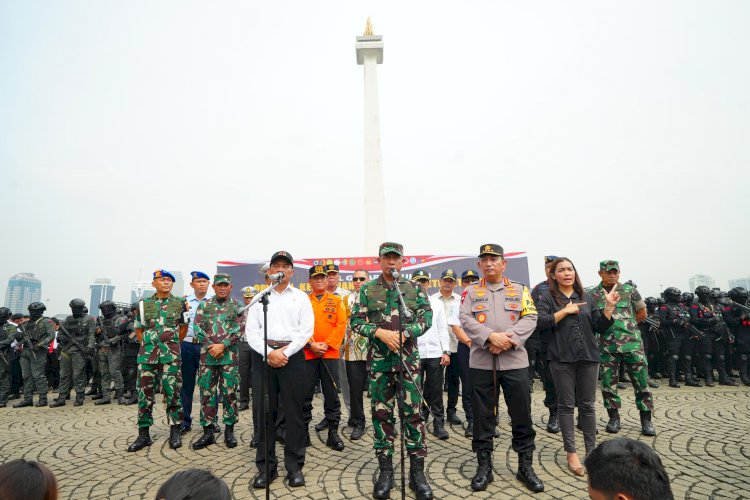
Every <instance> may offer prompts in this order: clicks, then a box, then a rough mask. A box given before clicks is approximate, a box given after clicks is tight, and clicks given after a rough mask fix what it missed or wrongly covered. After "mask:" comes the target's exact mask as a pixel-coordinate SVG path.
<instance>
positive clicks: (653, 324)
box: [643, 316, 661, 332]
mask: <svg viewBox="0 0 750 500" xmlns="http://www.w3.org/2000/svg"><path fill="white" fill-rule="evenodd" d="M643 322H644V323H646V324H647V325H648V326H650V327H651V328H653V329H655V330H656V331H657V332H658V331H659V330H660V329H661V327H660V325H659V320H658V319H654V318H651V317H650V316H646V318H645V319H644V320H643Z"/></svg>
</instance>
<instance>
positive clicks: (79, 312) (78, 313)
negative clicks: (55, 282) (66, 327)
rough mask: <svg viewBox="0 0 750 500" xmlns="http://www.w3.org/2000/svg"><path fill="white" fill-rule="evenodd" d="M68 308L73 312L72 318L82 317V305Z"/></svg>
mask: <svg viewBox="0 0 750 500" xmlns="http://www.w3.org/2000/svg"><path fill="white" fill-rule="evenodd" d="M70 310H71V311H72V312H73V317H74V318H82V317H83V307H71V308H70Z"/></svg>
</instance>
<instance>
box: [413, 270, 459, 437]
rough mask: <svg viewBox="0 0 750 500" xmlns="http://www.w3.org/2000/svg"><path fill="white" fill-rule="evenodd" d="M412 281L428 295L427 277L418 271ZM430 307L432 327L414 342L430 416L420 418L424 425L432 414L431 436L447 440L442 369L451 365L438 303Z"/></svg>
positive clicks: (441, 310) (434, 299)
mask: <svg viewBox="0 0 750 500" xmlns="http://www.w3.org/2000/svg"><path fill="white" fill-rule="evenodd" d="M412 280H414V281H416V282H417V283H419V285H420V286H421V287H422V288H423V289H424V292H425V294H427V289H428V288H429V286H430V276H429V275H428V274H427V273H426V272H424V271H417V272H415V273H414V274H413V275H412ZM430 306H431V307H432V326H431V327H430V329H429V330H427V331H426V332H424V334H423V335H420V336H419V338H417V348H418V349H419V357H420V359H421V372H422V380H423V381H424V403H425V405H426V406H427V407H428V408H429V413H428V414H425V413H424V410H423V416H424V419H425V422H426V421H427V419H428V418H429V415H430V414H432V417H433V421H432V435H434V436H435V437H436V438H438V439H448V432H447V431H446V430H445V412H444V409H443V367H444V366H448V365H449V364H450V362H451V352H450V340H449V338H448V322H447V321H446V319H445V310H444V309H443V305H442V303H440V299H438V298H436V297H435V296H432V297H430Z"/></svg>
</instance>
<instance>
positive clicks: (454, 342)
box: [432, 291, 461, 352]
mask: <svg viewBox="0 0 750 500" xmlns="http://www.w3.org/2000/svg"><path fill="white" fill-rule="evenodd" d="M432 297H435V298H437V299H438V300H439V301H440V304H441V305H442V306H443V310H444V311H445V318H446V321H447V322H448V326H450V325H452V324H453V323H451V317H453V316H455V318H456V322H457V323H458V324H459V326H460V324H461V323H460V321H458V304H460V303H461V296H460V295H459V294H457V293H455V292H454V293H451V295H450V297H447V298H446V297H443V295H442V294H441V293H440V291H438V292H437V293H435V294H433V295H432ZM448 337H449V338H450V345H451V347H450V351H451V352H458V339H457V338H456V335H455V334H454V333H453V329H452V328H448Z"/></svg>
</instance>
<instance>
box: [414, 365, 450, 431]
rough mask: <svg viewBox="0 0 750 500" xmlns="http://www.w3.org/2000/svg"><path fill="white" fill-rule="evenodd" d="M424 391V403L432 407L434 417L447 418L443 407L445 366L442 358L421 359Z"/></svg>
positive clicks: (431, 411)
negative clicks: (441, 362) (441, 361)
mask: <svg viewBox="0 0 750 500" xmlns="http://www.w3.org/2000/svg"><path fill="white" fill-rule="evenodd" d="M420 371H421V373H422V382H423V385H422V392H423V393H424V399H425V401H424V404H425V405H427V406H428V407H429V408H430V413H431V414H432V417H433V418H437V419H440V420H443V419H445V411H444V407H443V367H442V366H441V365H440V358H426V359H424V358H423V359H422V360H421V368H420Z"/></svg>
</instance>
